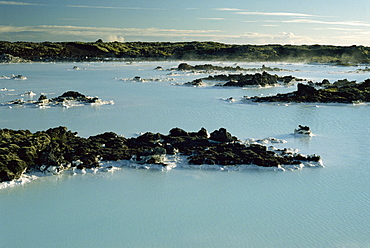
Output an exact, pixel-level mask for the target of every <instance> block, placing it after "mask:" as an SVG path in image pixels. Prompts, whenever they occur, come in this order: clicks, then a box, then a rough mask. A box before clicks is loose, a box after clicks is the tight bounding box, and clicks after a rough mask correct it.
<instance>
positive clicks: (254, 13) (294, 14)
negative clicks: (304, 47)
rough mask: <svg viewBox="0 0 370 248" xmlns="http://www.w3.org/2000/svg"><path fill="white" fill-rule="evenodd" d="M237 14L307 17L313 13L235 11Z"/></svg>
mask: <svg viewBox="0 0 370 248" xmlns="http://www.w3.org/2000/svg"><path fill="white" fill-rule="evenodd" d="M236 14H238V15H261V16H297V17H298V16H301V17H309V16H313V15H309V14H302V13H288V12H249V11H243V12H236Z"/></svg>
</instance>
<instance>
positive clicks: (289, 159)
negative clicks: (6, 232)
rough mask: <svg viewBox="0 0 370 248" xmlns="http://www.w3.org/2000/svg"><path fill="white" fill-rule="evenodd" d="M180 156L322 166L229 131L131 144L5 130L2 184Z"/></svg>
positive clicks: (0, 133)
mask: <svg viewBox="0 0 370 248" xmlns="http://www.w3.org/2000/svg"><path fill="white" fill-rule="evenodd" d="M77 97H78V96H77ZM176 153H178V154H182V155H186V156H188V159H189V163H191V164H219V165H225V166H233V165H238V164H255V165H259V166H264V167H277V166H279V165H282V164H299V163H301V161H318V160H320V157H319V156H316V155H312V156H304V155H301V154H296V155H294V156H292V155H291V154H290V155H284V154H280V153H277V152H274V151H269V150H268V149H267V148H266V147H265V146H262V145H249V146H248V145H245V144H242V143H241V142H239V141H238V139H237V138H236V137H234V136H232V135H231V134H230V133H229V132H227V130H226V129H225V128H220V129H219V130H215V131H214V132H212V133H211V135H209V134H208V132H207V130H206V129H205V128H201V129H200V130H199V131H198V132H186V131H184V130H182V129H180V128H173V129H171V130H170V132H169V135H164V134H160V133H151V132H147V133H144V134H143V135H141V136H139V137H137V138H129V139H127V138H124V137H122V136H119V135H117V134H116V133H113V132H105V133H103V134H98V135H95V136H90V137H89V138H81V137H78V136H77V133H76V132H71V131H69V130H67V128H66V127H57V128H50V129H48V130H46V131H39V132H36V133H31V132H30V131H28V130H18V131H15V130H9V129H0V182H2V181H10V180H14V179H17V178H19V177H20V176H21V175H22V173H24V172H26V171H43V172H51V173H59V172H61V171H63V170H65V169H68V168H70V167H75V166H77V168H79V169H82V168H93V167H99V166H100V165H99V162H100V161H116V160H133V161H136V162H137V163H152V164H161V165H163V166H166V165H165V163H164V158H165V156H166V155H167V154H176Z"/></svg>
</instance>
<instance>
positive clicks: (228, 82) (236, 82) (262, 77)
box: [184, 71, 303, 87]
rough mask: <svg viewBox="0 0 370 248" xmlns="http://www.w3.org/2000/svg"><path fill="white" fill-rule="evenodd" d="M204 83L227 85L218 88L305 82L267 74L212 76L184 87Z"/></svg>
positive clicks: (196, 80)
mask: <svg viewBox="0 0 370 248" xmlns="http://www.w3.org/2000/svg"><path fill="white" fill-rule="evenodd" d="M203 81H224V82H225V83H218V84H217V85H216V86H224V87H249V86H260V87H266V86H276V85H277V84H289V83H291V82H292V81H303V79H299V78H295V77H293V76H282V77H281V76H278V75H272V74H269V73H267V72H265V71H264V72H262V73H255V74H242V73H240V74H229V75H224V74H219V75H210V76H208V77H206V78H200V79H195V80H193V81H192V82H188V83H185V84H184V85H193V86H199V82H203Z"/></svg>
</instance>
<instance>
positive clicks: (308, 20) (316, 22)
mask: <svg viewBox="0 0 370 248" xmlns="http://www.w3.org/2000/svg"><path fill="white" fill-rule="evenodd" d="M282 22H285V23H308V24H327V25H347V26H364V27H370V24H369V23H364V22H360V21H347V22H333V21H319V20H311V19H295V20H288V21H282Z"/></svg>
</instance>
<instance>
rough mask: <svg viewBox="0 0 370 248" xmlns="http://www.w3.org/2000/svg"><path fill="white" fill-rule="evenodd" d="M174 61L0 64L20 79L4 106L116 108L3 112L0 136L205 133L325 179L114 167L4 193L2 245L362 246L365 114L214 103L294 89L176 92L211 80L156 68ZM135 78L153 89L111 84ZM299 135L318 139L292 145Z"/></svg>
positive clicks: (332, 72)
mask: <svg viewBox="0 0 370 248" xmlns="http://www.w3.org/2000/svg"><path fill="white" fill-rule="evenodd" d="M186 62H187V63H189V64H192V65H196V64H204V63H212V64H214V65H220V64H219V62H204V63H203V62H188V61H186ZM179 63H181V62H180V61H175V62H140V63H133V64H126V63H113V62H110V63H57V64H18V65H11V64H9V65H7V64H3V65H0V68H1V72H0V74H3V75H7V76H9V75H11V74H16V75H18V74H22V75H24V76H26V77H27V78H28V79H27V80H19V81H18V80H4V79H0V89H4V88H6V89H7V90H3V91H0V103H4V102H7V101H10V100H14V99H17V98H21V97H23V98H25V99H26V97H25V96H21V95H22V94H24V93H25V92H27V91H33V92H35V93H36V96H34V98H36V99H37V98H38V96H39V94H40V93H45V94H47V96H48V97H50V98H51V97H55V96H58V95H61V94H62V93H63V92H65V91H68V90H74V91H78V92H80V93H82V94H85V95H89V96H98V97H99V98H100V99H102V100H113V101H114V105H102V106H96V107H92V106H79V107H71V108H61V107H51V108H48V109H38V108H24V107H12V108H9V107H8V106H0V116H1V118H0V128H11V129H29V130H31V131H33V132H34V131H38V130H46V129H48V128H51V127H56V126H61V125H62V126H67V127H68V128H69V129H70V130H72V131H76V132H78V133H79V135H80V136H83V137H89V136H90V135H96V134H99V133H103V132H106V131H113V132H116V133H118V134H122V135H125V136H127V137H131V136H134V135H137V134H138V133H141V132H147V131H150V132H160V133H163V134H168V132H169V130H170V129H172V128H174V127H180V128H182V129H184V130H186V131H198V130H199V129H200V128H202V127H205V128H206V129H207V130H208V131H209V132H212V131H213V130H215V129H219V128H220V127H225V128H226V129H227V130H228V131H229V132H230V133H231V134H232V135H235V136H237V137H238V138H239V139H241V140H246V139H248V138H255V139H261V138H266V137H275V138H279V139H284V140H286V141H287V143H284V144H277V145H276V146H277V147H279V148H283V147H288V148H296V149H299V151H300V152H301V153H303V154H319V155H321V157H322V159H323V163H324V165H325V167H324V168H304V169H302V170H295V171H285V172H277V171H265V170H243V171H235V172H222V171H215V170H195V169H193V170H189V169H180V168H178V169H173V170H170V171H156V170H137V169H132V168H127V167H123V168H121V169H120V170H118V171H115V172H113V173H110V172H109V173H108V172H105V173H103V172H99V173H96V174H93V173H87V174H78V175H72V174H71V173H66V174H65V175H60V176H47V177H40V178H38V179H36V180H33V181H31V182H30V183H27V184H23V185H18V186H15V187H7V188H3V189H1V190H0V209H1V215H0V216H1V219H2V222H1V227H2V228H1V229H2V231H1V232H0V247H21V246H26V247H86V246H90V247H370V238H369V235H368V234H369V231H370V224H369V223H370V209H369V207H368V206H369V202H370V194H369V190H368V189H369V186H370V183H369V180H368V178H369V170H368V165H369V164H370V160H369V156H368V154H369V152H368V147H369V145H370V144H369V140H370V130H369V124H368V123H369V121H370V119H369V116H370V110H369V105H343V104H337V105H335V104H332V105H323V104H320V105H316V104H288V105H285V104H281V105H277V104H259V105H257V104H241V103H240V102H234V103H230V102H227V101H223V100H220V99H221V98H228V97H233V98H234V99H237V100H238V99H240V98H241V97H243V96H254V95H261V94H263V95H268V94H276V93H286V92H290V91H293V90H295V89H296V86H295V85H292V86H289V87H273V88H243V89H242V88H220V87H202V88H195V87H183V86H178V85H175V84H176V83H184V82H189V81H192V80H194V79H196V78H200V77H206V76H208V75H209V74H206V73H204V74H203V73H198V72H197V73H191V72H175V71H173V72H171V71H166V70H162V71H158V70H154V68H156V67H157V66H162V67H163V68H164V69H168V68H173V67H177V65H178V64H179ZM233 64H234V63H226V62H225V63H224V64H223V66H226V65H233ZM263 64H265V65H266V66H271V67H279V68H284V69H288V70H292V71H288V72H276V74H278V75H281V76H283V75H293V76H295V77H300V78H305V79H307V80H312V81H321V80H323V79H329V80H330V82H332V83H333V82H334V81H336V80H338V79H344V78H347V79H348V80H357V81H358V82H362V81H364V80H365V79H367V78H370V74H369V73H357V72H356V70H357V69H359V68H363V67H337V66H330V65H311V64H310V65H308V64H269V63H263ZM238 65H239V66H241V67H245V68H260V67H261V66H262V63H253V64H252V63H238ZM73 66H78V67H79V68H80V70H73V69H72V68H73ZM296 70H297V71H296ZM170 73H173V74H170ZM222 73H224V74H226V73H225V72H222ZM248 73H249V72H248ZM250 73H252V72H250ZM272 73H273V74H274V73H275V72H272ZM135 76H140V77H141V78H143V79H158V80H157V81H155V80H150V81H148V82H133V81H130V80H121V79H130V78H134V77H135ZM13 90H14V91H13ZM299 124H301V125H307V126H309V127H310V128H311V129H312V131H313V133H314V134H315V136H314V137H312V138H297V137H295V136H293V135H292V133H293V130H294V129H295V128H296V127H297V126H298V125H299ZM120 163H121V162H114V163H112V165H117V166H119V165H120Z"/></svg>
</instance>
